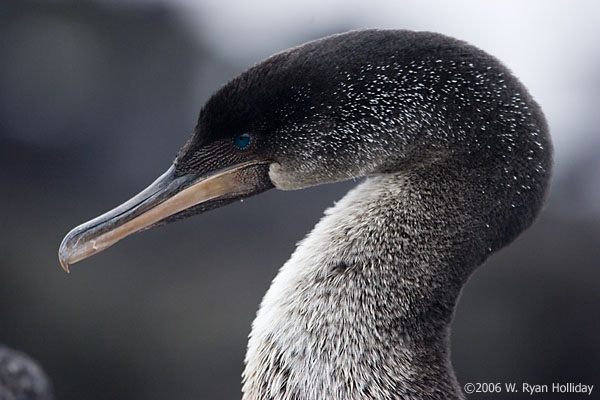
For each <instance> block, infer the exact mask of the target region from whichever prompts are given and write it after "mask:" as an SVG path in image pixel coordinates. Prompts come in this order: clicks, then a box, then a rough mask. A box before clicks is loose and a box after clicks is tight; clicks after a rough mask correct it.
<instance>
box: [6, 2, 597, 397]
mask: <svg viewBox="0 0 600 400" xmlns="http://www.w3.org/2000/svg"><path fill="white" fill-rule="evenodd" d="M598 4H599V3H597V2H591V1H588V2H571V1H562V2H561V1H554V2H546V1H528V2H520V1H516V0H513V1H506V0H504V1H501V2H500V1H496V2H476V1H471V2H467V1H462V2H461V1H453V2H443V1H440V2H431V1H414V2H409V1H390V2H386V1H370V2H367V1H347V0H346V1H332V2H323V1H318V0H308V1H307V0H304V1H297V2H281V1H275V0H271V1H268V0H260V1H247V2H242V1H239V2H235V3H234V2H226V1H216V0H214V1H208V0H207V1H193V0H178V1H171V2H168V1H166V0H163V1H160V0H155V1H143V0H129V1H124V0H119V1H117V0H112V1H110V0H105V1H101V0H97V1H23V0H22V1H19V2H11V1H3V2H1V3H0V179H1V184H0V194H1V203H0V204H1V206H0V207H1V208H0V210H1V211H0V222H1V225H0V227H1V228H0V235H1V237H0V342H2V343H6V344H7V345H10V346H12V347H15V348H18V349H20V350H22V351H25V352H27V353H28V354H30V355H31V356H33V357H35V358H37V359H38V360H39V361H40V362H41V363H42V364H43V365H44V367H45V368H46V370H47V371H48V373H49V375H50V377H51V379H52V380H53V382H54V386H55V391H56V395H57V398H58V399H88V400H94V399H130V400H131V399H145V400H154V399H235V398H239V397H240V374H241V371H242V367H243V357H244V352H245V344H246V337H247V334H248V332H249V330H250V324H251V321H252V319H253V318H254V315H255V312H256V310H257V308H258V304H259V302H260V299H261V297H262V295H263V294H264V292H265V290H266V289H267V288H268V286H269V283H270V281H271V279H272V278H273V277H274V276H275V274H276V272H277V270H278V268H279V267H280V266H281V265H282V264H283V262H284V261H285V260H286V259H287V257H288V256H289V255H290V254H291V252H292V251H293V249H294V246H295V243H296V242H297V241H298V240H300V239H301V238H302V237H303V236H304V234H305V233H306V232H307V231H308V230H309V229H310V228H311V227H312V226H313V225H314V224H315V223H316V221H317V220H318V219H319V217H320V216H321V214H322V212H323V210H324V209H325V208H326V207H328V206H330V205H332V204H333V202H334V201H335V200H337V199H339V198H341V197H342V196H343V194H344V193H345V192H346V191H347V190H348V189H349V188H351V187H352V186H353V185H354V183H342V184H337V185H330V186H323V187H318V188H313V189H308V190H304V191H300V192H278V191H270V192H268V193H265V194H263V195H260V196H257V197H254V198H252V199H249V200H247V201H245V202H243V203H237V204H233V205H231V206H228V207H226V208H223V209H218V210H215V211H212V212H210V213H207V214H203V215H201V216H199V217H195V218H192V219H189V220H186V221H182V222H179V223H176V224H172V225H170V226H167V227H163V228H160V229H156V230H151V231H148V232H144V233H142V234H139V235H135V236H134V237H132V238H129V239H127V240H125V241H123V242H122V243H119V244H118V245H116V246H115V247H113V248H111V249H110V250H109V251H106V252H103V253H101V254H99V255H97V256H95V257H93V258H91V259H89V260H86V261H84V262H82V263H80V264H77V265H75V266H73V267H72V271H73V272H72V274H71V275H67V274H65V273H63V272H62V270H61V269H60V266H59V264H58V260H57V255H56V253H57V249H58V245H59V243H60V241H61V239H62V237H63V236H64V234H66V232H67V231H68V230H70V229H71V228H72V227H74V226H75V225H77V224H79V223H81V222H83V221H86V220H88V219H89V218H91V217H94V216H96V215H98V214H100V213H101V212H104V211H106V210H107V209H109V208H112V207H113V206H115V205H117V204H119V203H121V202H122V201H124V200H126V199H128V198H129V197H130V196H131V195H133V194H135V193H137V192H138V191H139V190H140V189H142V188H143V187H145V186H146V185H147V184H148V183H150V182H151V181H152V180H153V179H154V178H155V177H156V176H158V175H159V174H161V173H162V172H163V171H164V170H166V169H167V168H168V167H169V165H170V163H171V161H172V159H173V157H174V155H175V154H176V152H177V150H178V149H179V147H180V146H181V145H183V143H184V142H185V141H186V139H187V138H188V136H189V134H190V133H191V132H192V129H193V128H194V125H195V123H196V118H197V113H198V110H199V109H200V107H201V106H202V104H203V103H204V101H205V100H206V99H207V98H208V97H209V96H210V94H211V93H212V92H214V91H215V90H217V89H218V88H219V87H220V86H221V85H222V84H224V83H225V82H226V81H227V80H229V79H231V78H232V77H234V76H235V75H237V74H238V73H239V72H241V71H243V70H244V69H246V68H247V67H248V66H250V65H252V64H254V63H256V62H258V61H260V60H261V59H263V58H264V57H266V56H269V55H270V54H272V53H274V52H277V51H280V50H283V49H286V48H288V47H291V46H296V45H299V44H301V43H303V42H305V41H307V40H310V39H314V38H318V37H321V36H324V35H328V34H331V33H336V32H342V31H346V30H350V29H356V28H361V27H381V28H407V29H415V30H432V31H438V32H443V33H445V34H448V35H451V36H455V37H458V38H460V39H464V40H467V41H469V42H471V43H473V44H475V45H477V46H479V47H481V48H483V49H485V50H486V51H488V52H490V53H492V54H494V55H496V56H497V57H499V58H500V59H501V60H503V61H504V62H505V63H506V64H507V65H508V66H509V68H511V69H512V70H513V71H514V72H515V74H516V75H517V76H519V77H520V79H521V80H522V81H523V82H524V83H525V85H526V86H527V87H528V88H529V89H530V90H531V92H532V94H533V95H534V97H535V98H536V99H537V100H538V101H539V102H540V103H541V105H542V107H543V109H544V110H545V112H546V115H547V118H548V121H549V124H550V127H551V129H552V134H553V137H554V143H555V160H556V165H555V174H554V181H553V186H552V191H551V193H550V196H549V201H548V205H547V208H546V210H545V211H544V213H543V215H541V217H540V218H539V220H538V222H537V224H536V225H535V226H534V227H533V228H531V229H530V230H529V231H528V232H526V233H525V234H523V235H522V236H521V237H520V238H519V239H518V240H517V241H516V242H515V243H514V244H513V245H511V246H510V247H508V248H506V249H504V250H502V251H501V252H499V253H498V254H496V255H495V256H493V257H492V258H491V259H490V260H489V261H488V262H487V263H486V265H484V266H483V267H481V268H480V269H479V270H478V271H477V273H476V274H475V275H474V276H473V277H472V279H471V281H470V282H469V284H468V285H467V287H466V288H465V290H464V292H463V295H462V298H461V301H460V304H459V306H458V310H457V314H456V318H455V322H454V330H453V356H452V357H453V362H454V365H455V367H456V372H457V374H458V378H459V380H460V381H461V382H462V383H466V382H502V383H504V382H516V383H518V384H519V385H520V383H521V382H528V383H532V384H551V383H552V382H575V383H578V382H581V383H585V384H595V385H596V388H595V392H596V393H594V394H596V395H597V394H600V379H599V378H600V341H599V339H598V337H599V336H598V332H599V331H600V311H599V309H600V307H599V306H600V268H599V267H600V265H599V264H600V132H599V130H600V128H599V126H600V109H599V105H600V74H599V72H600V24H598V20H600V8H599V7H600V6H598ZM573 396H574V397H573ZM520 397H523V398H525V397H526V396H520V395H510V396H508V395H490V394H486V395H479V396H477V395H473V396H471V398H475V399H477V398H481V399H499V398H510V399H515V398H520ZM575 397H577V396H575V395H572V396H568V397H566V398H575ZM592 397H593V396H592ZM543 398H553V396H550V395H548V396H546V395H545V396H543ZM554 398H561V399H562V398H565V395H562V396H554ZM596 398H598V397H596Z"/></svg>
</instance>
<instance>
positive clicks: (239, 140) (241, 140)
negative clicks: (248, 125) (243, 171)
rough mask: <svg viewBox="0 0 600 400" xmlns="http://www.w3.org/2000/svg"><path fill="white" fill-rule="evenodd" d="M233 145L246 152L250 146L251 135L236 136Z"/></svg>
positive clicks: (241, 134)
mask: <svg viewBox="0 0 600 400" xmlns="http://www.w3.org/2000/svg"><path fill="white" fill-rule="evenodd" d="M233 144H235V147H237V148H238V149H240V150H244V149H245V148H246V147H248V145H249V144H250V134H249V133H246V132H244V133H240V134H238V135H235V137H234V138H233Z"/></svg>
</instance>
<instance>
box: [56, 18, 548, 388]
mask: <svg viewBox="0 0 600 400" xmlns="http://www.w3.org/2000/svg"><path fill="white" fill-rule="evenodd" d="M551 158H552V145H551V141H550V138H549V135H548V127H547V124H546V120H545V118H544V115H543V113H542V111H541V109H540V107H539V106H538V104H537V103H536V102H535V101H534V100H533V98H532V97H531V95H530V94H529V93H528V91H527V90H526V89H525V87H524V86H523V85H522V84H521V83H520V82H519V80H518V79H517V78H516V77H515V76H514V75H513V74H512V73H511V72H510V71H509V70H508V69H507V68H506V67H505V66H504V65H503V64H502V63H501V62H499V61H498V60H497V59H496V58H494V57H492V56H490V55H489V54H487V53H485V52H483V51H482V50H480V49H478V48H476V47H474V46H472V45H469V44H467V43H465V42H463V41H460V40H456V39H453V38H450V37H447V36H444V35H441V34H438V33H431V32H412V31H407V30H361V31H353V32H348V33H344V34H338V35H333V36H329V37H326V38H323V39H319V40H316V41H312V42H309V43H306V44H304V45H302V46H299V47H296V48H292V49H289V50H287V51H284V52H281V53H279V54H275V55H274V56H271V57H270V58H268V59H266V60H264V61H262V62H261V63H259V64H257V65H255V66H253V67H251V68H250V69H248V70H247V71H246V72H244V73H242V74H241V75H239V76H238V77H236V78H235V79H233V80H231V81H230V82H229V83H227V84H226V85H225V86H223V87H222V88H221V89H220V90H219V91H217V92H216V93H215V94H214V95H213V96H212V97H211V98H210V99H209V100H208V101H207V103H206V104H205V105H204V107H203V108H202V110H201V111H200V116H199V119H198V124H197V126H196V129H195V131H194V134H193V135H192V137H191V139H190V140H189V141H188V142H187V144H185V146H184V147H183V148H182V149H181V150H180V152H179V153H178V154H177V156H176V158H175V161H174V162H173V165H172V166H171V167H170V168H169V169H168V170H167V172H165V174H163V175H162V176H161V177H159V178H158V179H157V180H156V181H155V182H154V183H152V184H151V185H150V186H149V187H148V188H147V189H145V190H144V191H143V192H141V193H140V194H138V195H137V196H135V197H134V198H132V199H131V200H129V201H128V202H126V203H124V204H123V205H121V206H119V207H117V208H115V209H114V210H112V211H109V212H108V213H106V214H104V215H102V216H100V217H98V218H96V219H94V220H91V221H90V222H87V223H85V224H83V225H80V226H78V227H77V228H75V229H73V230H72V231H71V232H69V234H68V235H67V236H66V237H65V239H64V240H63V242H62V244H61V246H60V250H59V258H60V261H61V264H62V265H63V267H64V268H65V269H67V267H68V265H69V264H72V263H74V262H77V261H79V260H82V259H84V258H86V257H89V256H91V255H92V254H95V253H97V252H99V251H101V250H103V249H105V248H107V247H109V246H111V245H112V244H114V243H115V242H117V241H118V240H120V239H122V238H124V237H125V236H127V235H129V234H131V233H134V232H138V231H140V230H143V229H146V228H149V227H153V226H157V225H163V224H166V223H169V222H171V221H174V220H177V219H180V218H183V217H187V216H190V215H193V214H198V213H201V212H204V211H207V210H209V209H212V208H215V207H219V206H222V205H225V204H227V203H230V202H232V201H235V200H237V199H243V198H246V197H249V196H252V195H254V194H257V193H260V192H263V191H265V190H268V189H271V188H273V187H276V188H278V189H283V190H292V189H301V188H305V187H308V186H312V185H318V184H322V183H328V182H338V181H343V180H347V179H351V178H357V177H367V178H366V180H365V181H364V182H363V183H361V184H359V185H358V186H357V187H356V188H355V189H353V190H352V191H351V192H350V193H348V194H347V195H346V196H345V197H344V198H343V199H342V200H340V201H339V202H338V203H337V204H335V205H334V206H333V207H331V208H330V209H328V210H327V211H326V212H325V216H324V217H323V218H322V219H321V221H320V222H319V223H318V224H317V225H316V226H315V228H314V229H313V231H312V232H311V233H310V234H308V235H307V236H306V238H305V239H304V240H303V241H301V242H300V243H299V244H298V247H297V249H296V250H295V252H294V253H293V254H292V256H291V258H290V259H289V261H287V262H286V263H285V265H284V266H283V267H282V268H281V270H280V272H279V274H278V275H277V277H276V278H275V279H274V281H273V283H272V285H271V287H270V289H269V290H268V292H267V294H266V295H265V297H264V299H263V301H262V304H261V306H260V309H259V311H258V315H257V317H256V319H255V321H254V323H253V325H252V332H251V334H250V340H249V344H248V351H247V354H246V359H245V361H246V367H245V371H244V373H243V381H244V383H243V398H244V399H248V400H249V399H405V400H406V399H419V400H423V399H462V398H464V395H463V393H462V391H461V389H460V387H459V385H458V383H457V380H456V377H455V374H454V371H453V369H452V365H451V361H450V351H449V337H450V323H451V320H452V316H453V311H454V308H455V304H456V301H457V298H458V296H459V294H460V291H461V288H462V287H463V285H464V284H465V282H466V281H467V279H468V277H469V276H470V275H471V273H472V272H473V271H474V269H475V268H476V267H477V266H479V265H480V264H482V263H483V261H484V260H485V259H487V258H488V257H489V256H490V255H491V254H492V253H494V252H495V251H497V250H498V249H500V248H502V247H504V246H505V245H507V244H508V243H510V242H511V241H512V240H513V239H515V237H516V236H517V235H518V234H519V233H521V232H522V231H523V230H524V229H526V228H527V227H529V226H530V225H531V224H532V222H533V221H534V219H535V217H536V215H537V214H538V212H539V211H540V208H541V207H542V204H543V202H544V199H545V194H546V191H547V187H548V182H549V179H550V173H551V164H552V161H551Z"/></svg>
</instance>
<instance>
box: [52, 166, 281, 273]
mask: <svg viewBox="0 0 600 400" xmlns="http://www.w3.org/2000/svg"><path fill="white" fill-rule="evenodd" d="M268 168H269V165H268V163H266V162H257V161H253V162H246V163H242V164H237V165H234V166H231V167H227V168H224V169H221V170H218V171H213V172H210V173H208V174H205V175H202V176H197V175H195V174H187V175H180V174H178V173H177V172H176V169H175V166H171V168H169V169H168V170H167V172H165V173H164V174H163V175H161V176H160V177H159V178H158V179H157V180H155V181H154V182H153V183H152V184H151V185H150V186H148V187H147V188H146V189H144V190H143V191H142V192H140V193H139V194H138V195H136V196H134V197H133V198H131V199H130V200H129V201H127V202H125V203H123V204H121V205H120V206H118V207H116V208H114V209H112V210H111V211H109V212H107V213H105V214H103V215H101V216H99V217H97V218H94V219H92V220H91V221H88V222H86V223H84V224H81V225H79V226H78V227H76V228H74V229H73V230H71V231H70V232H69V233H68V234H67V236H65V238H64V239H63V241H62V243H61V244H60V248H59V250H58V258H59V260H60V264H61V266H62V267H63V269H64V270H65V271H66V272H69V264H73V263H76V262H77V261H81V260H83V259H85V258H88V257H90V256H92V255H94V254H96V253H98V252H100V251H102V250H104V249H107V248H108V247H110V246H112V245H113V244H115V243H116V242H118V241H119V240H121V239H123V238H125V237H127V236H129V235H131V234H132V233H136V232H139V231H141V230H144V229H147V228H151V227H153V226H157V225H164V224H167V223H169V222H171V221H174V220H176V219H180V218H183V217H185V216H188V215H192V214H198V213H201V212H204V211H208V210H210V209H212V208H216V207H219V206H222V205H224V204H227V203H230V202H232V201H234V200H236V199H241V198H245V197H249V196H251V195H253V194H257V193H260V192H263V191H265V190H267V189H270V188H272V187H273V184H272V183H271V180H270V179H269V177H268Z"/></svg>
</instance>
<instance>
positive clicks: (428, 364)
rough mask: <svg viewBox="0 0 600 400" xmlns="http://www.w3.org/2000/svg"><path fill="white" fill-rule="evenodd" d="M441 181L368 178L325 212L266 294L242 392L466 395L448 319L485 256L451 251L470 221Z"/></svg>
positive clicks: (459, 246)
mask: <svg viewBox="0 0 600 400" xmlns="http://www.w3.org/2000/svg"><path fill="white" fill-rule="evenodd" d="M434 181H435V174H434V177H433V178H432V177H427V176H419V175H418V174H413V175H405V174H401V173H394V174H386V175H379V176H376V177H372V178H368V179H367V180H366V181H365V182H364V183H362V184H360V185H359V186H358V187H356V188H355V189H353V190H352V191H351V192H350V193H348V194H347V195H346V196H345V197H344V198H343V199H342V200H340V201H339V202H338V203H337V204H336V205H335V206H333V207H332V208H330V209H328V210H327V211H326V212H325V216H324V217H323V218H322V219H321V221H320V222H319V223H318V224H317V225H316V226H315V228H314V230H313V231H312V232H311V233H310V234H309V235H308V236H307V237H306V238H305V239H304V240H303V241H302V242H300V243H299V245H298V247H297V249H296V251H295V252H294V254H293V255H292V256H291V258H290V260H289V261H288V262H287V263H286V264H285V265H284V266H283V267H282V268H281V270H280V272H279V274H278V275H277V277H276V278H275V279H274V280H273V282H272V285H271V287H270V289H269V290H268V292H267V294H266V295H265V297H264V299H263V301H262V304H261V307H260V310H259V312H258V315H257V317H256V319H255V321H254V323H253V327H252V333H251V335H250V341H249V344H248V352H247V355H246V369H245V371H244V387H243V391H244V399H267V398H268V399H293V398H303V399H323V398H343V399H364V398H382V399H388V398H389V399H391V398H403V399H417V398H418V399H423V398H428V399H452V398H457V399H458V398H462V394H461V392H460V389H458V385H457V382H456V378H455V376H454V372H453V370H452V366H451V362H450V356H449V354H450V353H449V324H450V322H451V320H452V315H453V310H454V306H455V303H456V300H457V298H458V295H459V293H460V290H461V288H462V286H463V284H464V282H465V281H466V279H467V277H468V275H469V274H470V272H471V271H472V270H473V269H474V267H475V266H477V265H478V264H479V263H480V262H481V261H482V258H485V256H480V257H472V258H469V259H465V258H464V257H463V256H458V257H457V256H456V254H461V253H462V254H472V253H473V251H469V252H466V251H464V250H465V249H464V248H463V247H464V246H471V245H472V244H469V243H466V242H464V241H463V240H462V239H463V238H464V237H472V236H473V232H472V231H471V232H462V231H463V230H464V231H466V230H467V227H471V228H473V224H468V223H466V224H462V223H461V218H463V219H464V218H465V216H464V215H463V216H458V215H454V216H452V217H453V219H451V218H449V216H448V215H444V214H445V213H448V212H452V210H453V209H454V206H457V208H456V210H457V211H458V210H460V208H461V207H460V205H457V204H455V205H450V206H448V205H447V204H445V202H446V201H449V199H450V198H456V193H452V194H449V193H446V192H447V191H448V190H450V189H447V188H446V189H440V185H439V184H436V183H435V182H434ZM428 182H429V183H428ZM450 186H451V185H450ZM446 187H448V185H446ZM448 210H450V211H448ZM444 217H448V218H445V219H444ZM444 220H445V221H455V222H454V224H453V225H452V226H450V225H448V226H446V225H445V224H444V222H443V221H444ZM467 233H470V234H467ZM423 388H428V389H427V393H426V394H424V392H423Z"/></svg>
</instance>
